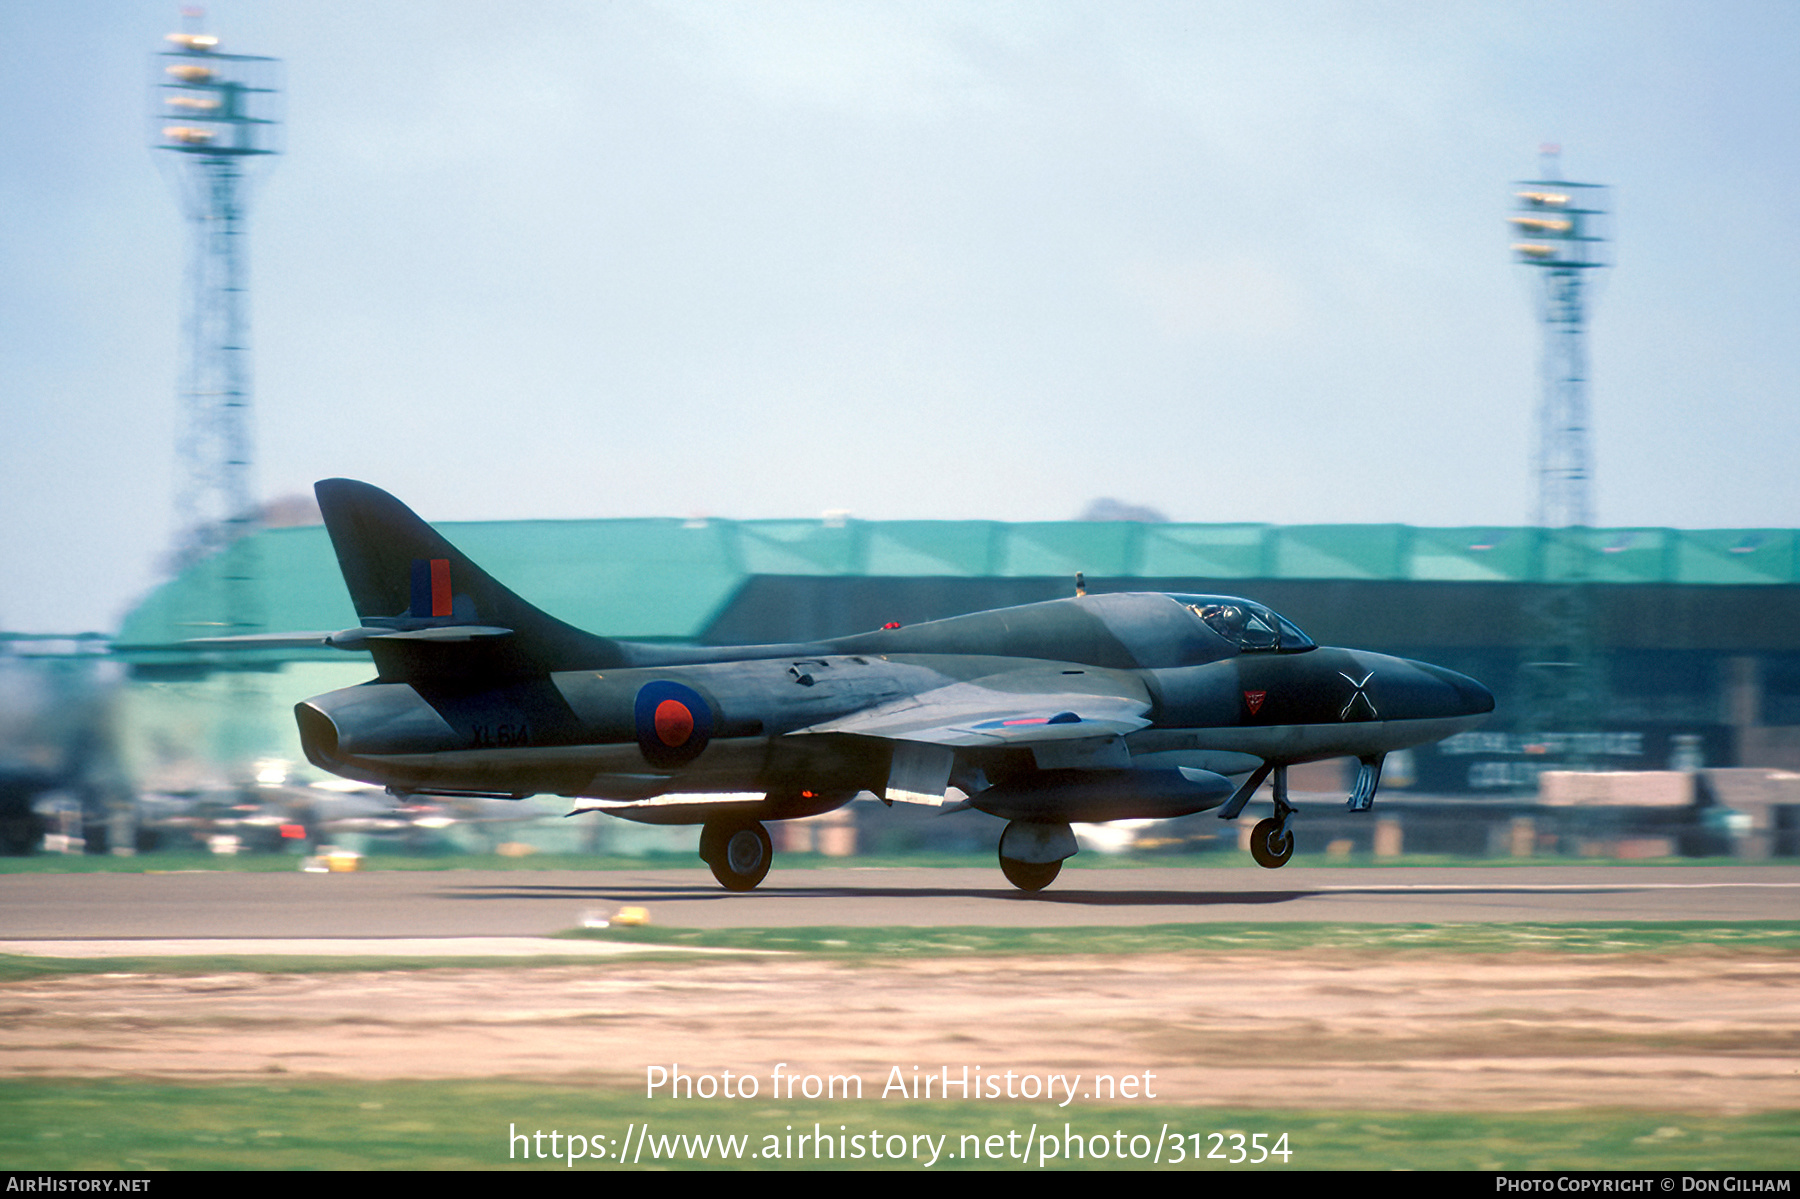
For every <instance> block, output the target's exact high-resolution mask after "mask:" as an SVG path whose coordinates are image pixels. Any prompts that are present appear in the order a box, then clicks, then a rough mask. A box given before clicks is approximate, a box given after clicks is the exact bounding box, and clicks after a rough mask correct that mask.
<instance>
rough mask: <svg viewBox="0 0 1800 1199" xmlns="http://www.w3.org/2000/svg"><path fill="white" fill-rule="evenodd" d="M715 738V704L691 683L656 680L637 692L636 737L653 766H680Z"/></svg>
mask: <svg viewBox="0 0 1800 1199" xmlns="http://www.w3.org/2000/svg"><path fill="white" fill-rule="evenodd" d="M711 739H712V708H711V707H709V706H708V705H707V702H706V701H705V700H704V699H702V698H700V693H699V692H698V691H695V690H694V689H693V688H692V687H684V686H682V685H681V684H680V683H670V682H666V681H660V680H659V681H657V682H654V683H645V684H644V685H643V686H642V687H641V688H639V689H638V693H637V741H638V749H639V750H641V751H642V752H643V755H644V760H645V761H646V762H649V763H650V764H651V765H652V766H664V767H667V766H680V765H683V764H684V763H687V762H691V761H693V760H694V759H695V758H697V757H699V756H700V751H701V750H703V749H705V748H706V743H707V742H708V741H709V740H711Z"/></svg>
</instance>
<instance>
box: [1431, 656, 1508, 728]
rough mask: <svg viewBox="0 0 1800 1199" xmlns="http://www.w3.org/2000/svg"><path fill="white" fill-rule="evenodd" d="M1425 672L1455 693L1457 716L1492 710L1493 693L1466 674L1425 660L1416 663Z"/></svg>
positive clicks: (1478, 713) (1480, 713)
mask: <svg viewBox="0 0 1800 1199" xmlns="http://www.w3.org/2000/svg"><path fill="white" fill-rule="evenodd" d="M1416 665H1418V666H1419V667H1420V668H1422V669H1423V670H1424V671H1425V672H1426V673H1428V674H1430V675H1432V676H1434V677H1435V678H1437V680H1438V681H1439V682H1441V683H1444V684H1446V685H1448V686H1449V688H1450V690H1451V691H1453V692H1454V693H1455V695H1456V706H1457V708H1458V711H1456V712H1455V713H1454V714H1455V715H1457V716H1480V715H1483V714H1484V713H1487V712H1492V711H1493V710H1494V693H1493V692H1492V691H1489V690H1488V689H1487V688H1486V687H1484V686H1482V685H1481V684H1480V683H1478V682H1476V681H1475V680H1474V679H1472V678H1470V677H1469V676H1468V675H1466V674H1457V673H1456V672H1455V671H1454V670H1445V669H1444V668H1443V667H1442V666H1432V665H1431V664H1429V663H1426V662H1419V663H1416Z"/></svg>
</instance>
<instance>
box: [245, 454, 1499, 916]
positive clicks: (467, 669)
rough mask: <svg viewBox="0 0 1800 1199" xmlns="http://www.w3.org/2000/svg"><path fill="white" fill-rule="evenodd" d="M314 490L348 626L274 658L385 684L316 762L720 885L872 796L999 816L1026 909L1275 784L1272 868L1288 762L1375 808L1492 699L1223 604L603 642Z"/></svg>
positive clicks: (439, 546)
mask: <svg viewBox="0 0 1800 1199" xmlns="http://www.w3.org/2000/svg"><path fill="white" fill-rule="evenodd" d="M316 491H317V493H318V497H319V507H320V509H321V511H322V512H323V514H324V517H325V525H326V528H327V530H328V531H329V532H330V535H331V542H332V546H333V547H334V548H335V549H336V551H337V557H338V564H339V566H340V567H341V568H342V569H343V573H344V581H345V582H346V583H347V584H348V586H349V589H350V597H351V599H352V600H353V601H354V603H355V606H356V612H357V615H358V617H359V619H360V621H361V624H360V625H359V627H357V628H353V629H345V630H342V631H339V632H335V633H329V634H323V633H322V634H299V635H293V637H297V638H298V639H299V640H298V641H296V640H293V638H290V640H289V643H306V644H324V645H331V646H335V647H338V648H341V649H346V650H367V651H369V652H370V653H371V654H372V655H373V656H374V659H375V667H376V669H377V671H378V674H379V677H377V678H375V679H374V680H371V681H370V682H367V683H364V684H362V685H361V686H357V687H348V688H345V689H343V690H341V691H333V692H330V693H328V694H325V695H320V696H315V697H314V698H312V699H309V700H307V701H306V702H305V703H302V704H300V705H299V706H298V707H297V708H296V709H295V712H296V716H297V718H298V720H299V725H300V739H301V743H302V744H303V745H304V747H305V750H306V756H307V758H308V759H309V760H310V761H311V762H312V763H313V764H314V765H315V766H318V767H320V768H321V769H323V770H328V771H331V772H332V773H334V774H339V775H342V776H344V777H346V778H352V779H360V780H363V781H365V782H369V783H375V784H379V785H382V786H385V787H387V789H388V790H389V791H390V792H391V793H392V794H394V795H396V796H401V797H410V796H415V795H445V796H480V797H490V798H494V797H497V798H511V799H522V798H524V797H526V796H529V795H540V794H547V795H559V796H563V797H565V798H568V799H571V800H574V801H575V806H576V808H577V809H578V810H593V811H598V812H603V813H605V814H606V815H608V816H617V817H620V818H623V819H626V820H636V821H642V822H645V823H649V824H698V825H700V826H701V833H700V856H701V857H702V858H703V859H704V860H705V861H706V863H707V865H709V866H710V867H712V871H713V874H714V875H715V876H716V877H717V878H718V880H719V882H720V883H722V884H723V885H724V886H725V887H726V888H727V889H729V890H733V891H748V890H750V889H751V888H753V887H755V886H756V885H757V884H758V883H760V882H762V880H763V877H764V876H765V875H766V874H767V873H768V871H769V864H770V861H771V858H772V856H773V855H772V848H771V844H770V840H769V834H768V831H767V830H766V829H765V828H764V826H763V822H764V821H769V820H789V819H793V818H795V817H800V816H811V815H815V814H817V813H820V812H827V811H830V810H832V809H833V808H837V807H840V806H842V805H843V804H845V803H848V802H849V801H850V800H851V799H852V798H853V797H854V796H856V795H858V794H860V793H861V792H864V791H869V792H873V793H874V794H875V795H876V796H878V797H880V798H881V799H882V800H884V801H885V802H888V803H890V804H891V803H895V802H904V803H913V804H925V805H928V806H932V807H937V808H940V809H944V810H947V811H955V810H960V809H966V808H973V809H975V810H977V811H980V812H985V813H987V814H988V815H990V816H997V817H999V818H1000V819H1002V820H1005V821H1006V822H1007V824H1006V828H1005V830H1004V831H1003V832H1002V833H1001V836H1000V869H1001V870H1002V872H1004V873H1005V875H1006V877H1007V879H1009V880H1010V881H1011V882H1012V883H1013V885H1015V886H1017V887H1019V888H1021V889H1023V890H1026V891H1037V890H1040V889H1042V888H1043V887H1045V886H1047V885H1049V883H1050V882H1051V881H1052V880H1053V879H1055V877H1056V875H1057V872H1058V871H1059V870H1061V868H1062V863H1063V861H1064V860H1065V859H1067V858H1068V857H1070V856H1071V855H1073V854H1074V853H1075V852H1076V842H1075V835H1074V833H1073V832H1072V831H1071V829H1070V827H1069V826H1070V824H1071V823H1082V822H1101V821H1107V820H1124V819H1144V818H1152V819H1154V818H1163V817H1172V816H1184V815H1188V814H1191V813H1195V812H1203V811H1207V810H1209V809H1217V810H1218V814H1219V816H1220V817H1221V818H1222V819H1226V820H1233V819H1236V818H1237V817H1238V815H1239V814H1240V813H1241V812H1242V811H1243V809H1244V806H1245V804H1246V803H1247V802H1248V801H1249V800H1250V798H1251V796H1252V795H1253V794H1255V792H1256V791H1257V789H1258V788H1259V787H1261V786H1262V784H1263V782H1264V781H1265V780H1267V779H1269V778H1270V776H1271V775H1272V776H1273V780H1274V785H1273V799H1274V806H1275V811H1274V814H1273V815H1272V816H1270V817H1268V818H1267V819H1264V820H1262V821H1260V822H1259V823H1258V824H1257V825H1256V827H1255V828H1254V830H1252V833H1251V837H1250V849H1251V853H1252V855H1253V856H1254V857H1255V859H1256V861H1257V862H1258V863H1260V864H1261V865H1263V866H1267V867H1277V866H1281V865H1283V864H1284V863H1286V862H1287V860H1288V858H1289V857H1290V856H1291V855H1292V853H1293V850H1294V838H1293V832H1292V830H1291V828H1290V825H1291V824H1292V822H1293V819H1294V814H1295V813H1294V808H1293V807H1292V806H1291V805H1290V804H1289V803H1288V795H1287V768H1288V767H1289V766H1291V765H1294V764H1296V763H1300V762H1312V761H1318V760H1321V759H1326V758H1337V757H1354V758H1356V759H1357V760H1358V761H1359V763H1360V769H1359V770H1358V772H1357V776H1356V781H1355V785H1354V787H1353V789H1352V791H1351V794H1350V797H1349V807H1350V810H1351V811H1356V812H1366V811H1368V810H1369V807H1370V805H1371V804H1372V803H1373V802H1374V799H1375V789H1376V787H1377V785H1378V784H1379V783H1380V780H1381V765H1382V759H1383V757H1384V756H1385V755H1386V754H1388V753H1389V752H1391V751H1393V750H1397V749H1403V748H1405V747H1407V746H1412V745H1419V744H1423V743H1425V742H1428V741H1435V740H1437V739H1439V738H1441V737H1445V736H1448V735H1449V734H1451V733H1455V732H1458V731H1460V730H1463V729H1467V728H1470V727H1472V726H1473V725H1475V724H1478V723H1479V722H1480V721H1481V720H1482V718H1483V717H1484V716H1485V715H1486V714H1487V713H1489V712H1491V711H1492V710H1493V707H1494V697H1493V696H1492V695H1491V694H1490V693H1489V692H1488V690H1487V688H1485V687H1483V686H1482V685H1481V684H1480V683H1477V682H1476V681H1475V680H1473V679H1470V678H1465V677H1464V676H1462V675H1460V674H1456V673H1454V672H1453V671H1449V670H1444V669H1441V668H1439V667H1436V666H1431V665H1427V664H1426V663H1423V662H1411V661H1407V660H1405V659H1403V658H1392V657H1386V656H1384V655H1381V654H1372V653H1364V652H1362V651H1360V650H1347V649H1330V648H1326V647H1321V646H1316V645H1314V644H1313V642H1312V641H1311V640H1310V639H1309V638H1308V637H1307V636H1306V634H1305V633H1302V632H1301V631H1300V630H1299V629H1298V628H1296V627H1294V625H1293V624H1291V623H1290V622H1288V621H1287V620H1285V619H1283V618H1282V617H1281V616H1279V615H1278V614H1276V613H1275V612H1272V611H1270V610H1269V609H1268V608H1266V607H1264V606H1262V605H1261V604H1257V603H1253V602H1251V601H1249V600H1244V599H1236V598H1232V597H1229V596H1218V595H1176V594H1162V593H1154V594H1142V593H1140V594H1130V593H1127V594H1106V595H1098V594H1097V595H1085V594H1077V595H1076V596H1074V597H1072V598H1068V599H1060V600H1051V601H1049V602H1046V603H1037V604H1026V605H1023V606H1021V607H1016V608H1002V609H998V610H995V611H991V612H976V613H973V614H970V615H967V616H956V617H951V618H950V619H947V620H935V621H931V622H928V623H925V624H919V625H913V626H910V627H905V628H902V627H898V626H889V627H886V628H882V629H878V630H875V631H873V632H868V633H860V634H856V635H854V636H850V637H840V638H836V639H834V640H829V641H818V642H808V643H801V644H793V645H758V646H743V647H732V648H717V647H697V646H666V645H647V644H641V643H632V642H627V641H615V640H611V639H608V638H605V637H599V636H595V635H593V634H591V633H586V632H583V631H581V630H580V629H577V628H574V627H573V626H570V625H567V624H564V623H563V622H562V621H560V620H557V619H556V618H554V617H552V616H549V615H547V614H546V613H544V612H541V611H539V610H538V609H537V608H534V607H533V606H532V605H530V604H528V603H526V602H525V601H524V600H522V599H520V598H519V597H518V596H516V595H514V594H513V593H512V592H511V591H509V590H507V589H506V588H505V587H503V586H501V585H500V584H499V583H497V582H496V581H494V580H493V579H492V578H490V577H489V576H488V575H487V574H486V573H485V572H484V571H482V569H481V568H480V567H478V566H476V565H475V564H474V563H473V562H471V561H470V560H469V559H468V558H466V557H465V556H463V554H461V553H460V552H459V551H458V550H457V549H456V548H455V547H454V546H452V545H451V544H450V543H449V542H448V541H446V540H445V539H444V538H443V537H441V536H440V535H439V534H438V533H437V532H436V531H435V530H433V529H432V528H431V527H430V526H429V525H427V524H426V523H425V522H424V521H422V520H420V519H419V518H418V517H417V516H415V515H414V514H413V513H412V511H411V510H410V509H408V508H407V507H406V506H405V505H404V504H402V503H400V501H398V500H396V499H395V498H394V497H392V496H390V495H388V494H387V493H386V492H384V491H381V490H378V489H377V488H374V487H371V486H369V485H368V484H366V483H358V482H353V481H351V480H349V479H328V480H326V481H324V482H321V483H319V484H318V485H317V487H316ZM258 640H261V641H264V642H267V641H268V640H269V639H267V638H259V639H258ZM1233 777H1238V778H1241V779H1242V781H1241V782H1233ZM958 793H960V795H959V794H958Z"/></svg>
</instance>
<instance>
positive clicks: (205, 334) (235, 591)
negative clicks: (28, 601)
mask: <svg viewBox="0 0 1800 1199" xmlns="http://www.w3.org/2000/svg"><path fill="white" fill-rule="evenodd" d="M202 16H203V13H202V12H201V10H199V9H183V10H182V17H183V30H182V32H180V33H172V34H169V35H168V39H167V40H168V42H169V45H170V48H169V49H167V50H164V51H163V52H162V53H161V54H159V55H157V56H156V59H155V65H156V67H157V72H156V81H155V85H154V87H153V93H154V95H153V108H152V113H151V119H152V124H153V134H152V144H153V145H154V146H155V147H156V148H157V149H159V150H163V151H167V154H165V155H159V158H161V159H162V160H163V161H164V162H165V163H166V164H167V165H169V166H170V167H171V168H172V174H173V177H174V179H175V183H176V190H177V194H178V195H179V197H180V201H181V206H182V211H183V214H184V215H185V216H186V217H187V221H188V227H189V232H190V238H189V245H188V260H187V280H186V288H185V292H186V294H185V297H184V311H183V342H184V344H183V351H182V367H181V381H180V395H181V407H182V412H181V427H180V432H179V433H178V435H177V446H176V455H177V458H178V464H177V465H178V472H179V475H178V482H177V494H176V519H177V530H178V531H177V539H178V540H177V546H176V557H177V562H178V566H180V567H186V566H189V565H192V564H193V563H195V562H197V561H199V560H200V559H202V558H205V557H208V556H210V555H212V554H216V553H220V552H223V551H226V550H228V549H230V548H231V547H232V546H234V545H236V546H238V552H236V553H233V554H232V555H231V556H230V557H228V558H227V559H226V560H225V561H224V562H223V567H224V569H223V570H222V572H221V580H222V586H223V589H224V594H222V595H217V596H214V597H212V600H211V602H210V604H209V607H210V611H208V612H205V613H201V612H196V613H192V614H184V618H190V617H191V619H189V620H188V623H192V624H205V625H209V626H211V628H212V631H213V632H215V633H230V632H246V631H249V630H251V629H253V628H255V627H257V626H258V625H260V624H261V618H260V614H259V612H258V608H259V605H258V603H257V602H256V600H257V597H256V589H255V574H256V572H255V568H254V564H253V563H252V562H251V561H250V557H251V556H250V554H249V552H248V545H245V544H240V543H243V542H244V541H245V538H246V537H247V535H248V534H250V533H252V532H254V531H255V530H256V526H257V521H258V516H257V502H256V492H255V485H254V471H253V460H254V455H253V446H254V440H253V430H252V426H251V371H250V345H249V341H250V336H249V335H250V312H249V299H250V293H249V278H248V273H247V252H248V247H247V244H246V243H247V237H246V231H245V210H246V204H247V201H248V198H249V184H250V182H251V178H252V175H253V173H254V171H255V169H256V167H257V165H258V164H260V163H261V162H264V161H266V160H268V159H269V158H271V157H272V156H273V155H275V154H277V153H278V152H279V150H278V147H277V146H276V145H275V134H276V133H277V131H278V129H279V121H278V120H277V118H276V112H275V105H276V101H277V99H278V97H279V94H280V91H279V87H278V86H277V84H278V80H279V69H280V63H279V61H278V60H276V59H273V58H263V57H257V56H252V55H245V54H224V53H221V52H220V51H219V48H218V46H219V39H218V38H217V37H215V36H213V35H212V34H209V33H203V32H200V30H199V22H200V20H201V18H202ZM220 626H226V627H224V628H221V627H220ZM204 635H207V630H199V631H196V633H195V636H204Z"/></svg>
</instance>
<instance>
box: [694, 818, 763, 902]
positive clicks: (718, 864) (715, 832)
mask: <svg viewBox="0 0 1800 1199" xmlns="http://www.w3.org/2000/svg"><path fill="white" fill-rule="evenodd" d="M700 856H701V857H702V858H703V859H705V861H706V864H707V865H708V866H711V867H712V872H713V877H714V878H716V879H718V880H719V885H720V886H722V887H724V888H725V889H726V890H727V891H754V890H755V889H756V884H758V883H760V882H762V881H763V879H764V878H766V877H767V876H768V873H769V864H770V863H771V862H772V861H773V860H774V858H775V846H774V844H773V843H772V842H770V840H769V830H768V829H766V828H764V827H763V826H762V824H761V822H759V821H755V820H709V821H707V822H706V824H705V826H703V827H702V828H701V830H700Z"/></svg>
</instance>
